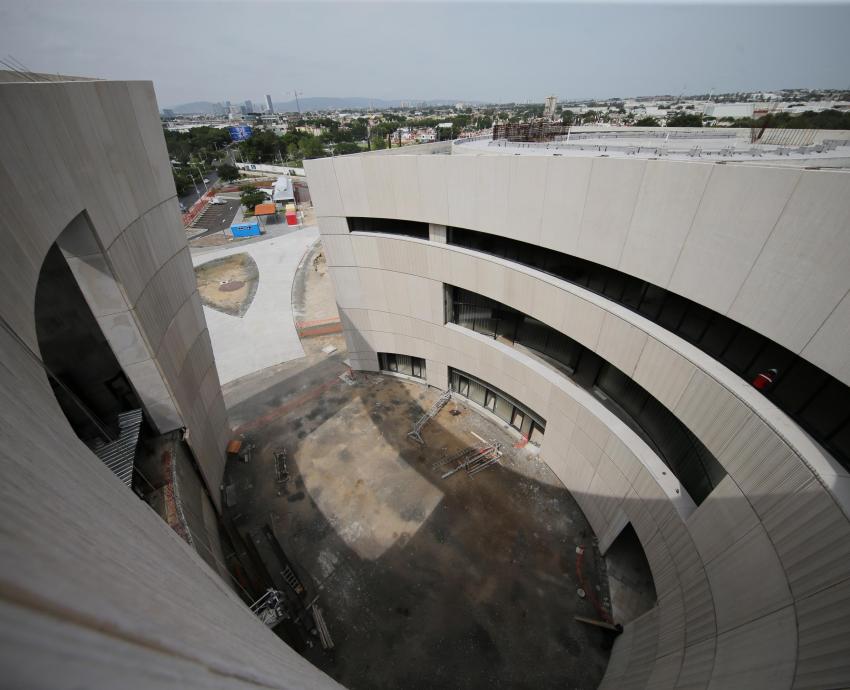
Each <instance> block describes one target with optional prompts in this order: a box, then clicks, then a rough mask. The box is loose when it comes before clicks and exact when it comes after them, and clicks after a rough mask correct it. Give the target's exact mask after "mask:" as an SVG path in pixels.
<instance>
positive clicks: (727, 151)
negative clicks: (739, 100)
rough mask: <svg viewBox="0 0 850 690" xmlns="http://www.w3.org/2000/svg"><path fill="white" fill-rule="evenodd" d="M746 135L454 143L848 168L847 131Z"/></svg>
mask: <svg viewBox="0 0 850 690" xmlns="http://www.w3.org/2000/svg"><path fill="white" fill-rule="evenodd" d="M750 134H751V133H750V130H748V129H746V130H745V129H735V130H714V129H712V130H699V129H691V130H688V129H676V130H673V129H667V128H657V129H635V128H632V127H629V128H621V129H615V128H610V129H606V130H603V131H600V130H593V131H581V130H579V131H572V132H570V133H569V134H567V135H566V136H561V137H556V138H555V140H553V141H548V142H522V141H508V140H506V139H496V140H494V139H493V138H492V136H491V135H489V134H488V135H484V136H479V137H474V138H470V139H458V140H457V141H455V142H454V144H453V146H452V153H453V154H455V155H489V154H502V155H515V156H572V157H584V156H593V157H605V158H642V159H659V158H664V159H670V160H703V161H706V162H732V163H769V164H778V165H789V166H795V167H828V168H850V131H845V130H832V131H828V130H791V129H785V130H782V129H774V130H767V131H766V132H765V133H764V134H763V136H762V137H761V141H760V142H759V143H757V144H753V143H751V142H750Z"/></svg>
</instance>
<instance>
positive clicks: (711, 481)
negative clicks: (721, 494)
mask: <svg viewBox="0 0 850 690" xmlns="http://www.w3.org/2000/svg"><path fill="white" fill-rule="evenodd" d="M446 290H447V293H448V294H447V303H448V305H449V312H448V314H447V317H448V319H449V320H450V321H451V322H452V323H455V324H457V325H459V326H463V327H464V328H469V329H471V330H473V331H476V332H478V333H482V334H484V335H487V336H489V337H491V338H494V339H496V340H500V341H501V342H504V343H507V344H509V345H512V346H513V347H517V348H518V349H528V350H531V351H533V352H534V353H535V354H537V355H542V356H543V359H544V360H545V361H547V362H548V363H549V364H551V365H552V366H554V367H555V368H557V369H559V370H560V371H561V372H563V373H564V374H566V375H567V376H568V377H569V378H571V379H572V380H573V381H574V382H575V383H576V384H578V385H579V386H581V387H582V388H584V389H586V390H589V391H591V392H592V393H594V394H595V395H596V396H597V397H598V398H600V399H601V400H602V401H603V403H604V404H605V406H606V407H607V408H608V409H609V410H611V411H612V412H613V413H614V414H616V415H617V416H618V417H619V418H620V419H621V420H622V421H624V422H625V423H626V424H628V425H629V426H630V427H631V428H632V429H633V430H634V431H635V432H637V433H638V434H639V435H640V436H641V437H642V438H643V439H644V440H645V441H646V442H647V443H648V444H649V445H650V446H651V447H652V448H653V449H654V450H655V452H656V453H657V454H658V456H659V457H660V458H661V459H662V460H663V461H664V463H665V464H666V465H667V466H668V467H669V468H670V470H671V471H672V472H673V474H675V475H676V477H677V478H678V479H679V481H680V482H681V483H682V486H684V487H685V489H686V490H687V492H688V494H690V496H691V498H692V499H693V500H694V502H695V503H697V504H700V503H701V502H702V501H703V500H704V499H705V497H706V496H708V494H709V493H711V491H712V489H713V488H714V487H715V486H717V484H718V483H719V482H720V480H721V479H723V477H725V476H726V472H725V470H724V469H723V467H722V465H721V464H720V463H719V462H718V461H717V458H715V457H714V456H713V455H712V454H711V452H710V451H709V450H708V449H707V448H706V447H705V446H704V445H703V444H702V443H701V442H700V440H699V439H698V438H697V437H696V436H694V434H693V433H691V431H690V430H689V429H688V428H687V427H686V426H685V425H684V424H683V423H682V422H681V421H680V420H679V418H678V417H676V415H674V414H673V413H672V412H671V411H670V410H668V409H667V408H666V407H665V406H664V405H662V404H661V403H660V402H659V401H658V400H657V399H655V398H654V397H653V396H652V395H650V394H649V393H648V392H647V391H646V390H645V389H644V388H643V387H641V386H640V385H638V384H637V383H635V381H634V380H633V379H631V378H629V377H628V376H627V375H626V374H624V373H623V372H622V371H620V370H619V369H617V368H616V367H614V366H613V365H611V364H609V363H608V362H606V361H605V360H604V359H602V358H601V357H599V356H598V355H597V354H596V353H594V352H592V351H591V350H588V349H587V348H586V347H584V346H583V345H580V344H579V343H577V342H576V341H575V340H573V339H572V338H570V337H568V336H566V335H564V334H563V333H561V332H560V331H557V330H555V329H554V328H551V327H549V326H547V325H546V324H544V323H543V322H541V321H538V320H537V319H535V318H533V317H531V316H527V315H525V314H523V313H521V312H518V311H517V310H516V309H513V308H511V307H508V306H506V305H504V304H501V303H499V302H496V301H495V300H491V299H489V298H487V297H484V296H482V295H479V294H477V293H474V292H469V291H468V290H463V289H462V288H458V287H454V286H449V285H447V286H446Z"/></svg>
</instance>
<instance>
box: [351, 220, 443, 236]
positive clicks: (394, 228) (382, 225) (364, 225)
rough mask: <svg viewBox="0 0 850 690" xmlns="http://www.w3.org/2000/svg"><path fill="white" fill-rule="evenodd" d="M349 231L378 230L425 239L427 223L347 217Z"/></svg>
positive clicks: (427, 233)
mask: <svg viewBox="0 0 850 690" xmlns="http://www.w3.org/2000/svg"><path fill="white" fill-rule="evenodd" d="M347 220H348V231H349V232H380V233H383V234H385V235H405V236H406V237H416V238H418V239H420V240H427V239H428V237H429V226H428V223H420V222H418V221H413V220H396V219H394V218H348V219H347Z"/></svg>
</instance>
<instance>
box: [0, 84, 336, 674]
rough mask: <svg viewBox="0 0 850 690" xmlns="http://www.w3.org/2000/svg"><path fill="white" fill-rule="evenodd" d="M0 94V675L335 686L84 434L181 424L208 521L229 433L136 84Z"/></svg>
mask: <svg viewBox="0 0 850 690" xmlns="http://www.w3.org/2000/svg"><path fill="white" fill-rule="evenodd" d="M53 79H55V77H54V78H53ZM0 102H2V104H3V107H2V110H0V175H2V185H0V194H2V199H3V214H2V216H0V226H2V230H0V243H2V252H0V257H2V258H0V261H2V271H3V282H4V290H3V293H2V295H1V296H0V319H2V324H0V325H2V328H0V350H2V361H3V366H2V367H0V395H2V397H3V414H2V418H0V425H2V426H1V427H0V428H1V429H2V437H3V443H2V448H0V463H2V475H3V482H2V485H1V486H0V496H1V497H2V501H0V514H2V522H3V525H4V528H3V530H2V536H0V550H2V554H3V557H2V566H0V638H2V643H0V669H2V683H0V684H2V685H3V686H4V687H9V688H36V687H38V688H54V687H55V688H58V687H71V686H73V687H89V688H110V687H116V684H119V685H125V686H133V687H145V688H160V687H163V688H164V687H194V688H200V687H230V688H235V687H240V688H251V687H263V688H270V687H273V688H296V687H297V688H303V687H316V688H331V687H337V686H336V684H334V683H333V682H332V681H330V680H329V679H328V678H327V677H326V676H324V675H323V674H321V673H320V672H318V671H317V670H316V669H315V668H313V667H312V666H310V665H309V664H308V663H307V662H305V661H304V660H303V659H302V658H301V657H299V656H298V655H296V654H295V653H294V652H292V650H290V649H289V648H287V647H286V646H284V645H282V644H281V642H280V640H279V638H277V637H276V636H275V635H274V634H273V633H272V632H271V631H270V630H269V629H267V628H266V627H265V626H264V625H263V624H262V623H261V622H260V621H259V620H258V619H257V618H256V617H255V616H254V615H253V614H252V613H251V612H250V610H249V609H248V608H247V607H246V606H245V605H244V604H243V602H242V600H241V599H240V598H239V597H238V596H237V595H236V593H235V592H234V591H233V589H231V585H229V584H227V583H226V582H225V580H223V579H222V577H223V576H224V573H223V572H222V570H219V569H217V568H216V565H217V563H216V558H214V557H210V559H209V560H211V561H212V563H213V565H212V566H211V565H210V564H209V563H208V562H207V561H205V559H204V558H203V557H202V555H201V554H200V551H201V550H202V549H200V548H198V551H196V550H195V548H193V546H191V545H189V544H188V543H187V541H185V540H184V539H181V538H180V536H178V534H176V533H175V531H174V530H172V528H171V527H170V526H169V525H168V524H166V522H165V521H163V520H162V519H161V518H160V517H159V516H158V515H157V514H156V513H155V512H154V510H152V509H151V506H149V505H148V504H147V503H145V502H143V501H141V500H139V498H138V497H137V496H136V495H135V494H134V493H133V491H131V490H130V488H129V487H128V486H127V485H126V483H125V482H124V481H122V480H121V479H120V478H119V477H118V476H116V475H115V474H113V473H112V472H111V471H110V469H109V468H107V466H106V465H105V464H104V462H102V461H101V460H100V459H99V458H98V456H97V455H95V452H94V451H93V449H92V447H91V438H92V437H93V436H96V435H97V433H98V431H99V428H100V427H107V426H110V425H111V424H112V423H113V422H114V420H115V416H116V414H117V413H120V412H121V411H122V410H123V409H126V408H127V407H130V408H138V409H141V410H142V413H143V417H144V423H143V429H144V430H147V431H144V432H143V433H148V434H150V435H151V436H156V435H158V434H161V433H163V432H169V431H172V430H179V429H181V428H185V430H186V431H185V439H186V443H187V444H188V449H189V450H188V451H187V452H188V453H189V455H190V456H191V458H190V460H191V463H189V464H187V465H186V467H187V468H188V471H189V472H194V470H193V469H192V464H194V465H195V466H197V476H196V477H195V481H196V482H197V484H198V486H199V487H200V486H203V487H204V492H203V495H201V492H200V489H199V496H198V501H197V506H196V509H197V510H198V511H201V512H203V515H197V518H198V519H199V520H201V521H204V522H211V523H213V524H212V525H210V526H209V529H210V531H211V532H214V530H215V527H214V523H215V514H216V511H217V510H218V502H219V496H220V491H219V485H220V483H221V478H222V473H223V469H224V462H225V454H224V448H225V444H226V442H227V440H228V438H229V435H230V429H229V426H228V423H227V415H226V412H225V407H224V403H223V401H222V395H221V388H220V385H219V379H218V374H217V371H216V366H215V363H214V360H213V353H212V350H211V347H210V339H209V334H208V332H207V327H206V323H205V320H204V315H203V311H202V307H201V301H200V299H199V297H198V292H197V288H196V285H195V277H194V273H193V270H192V262H191V259H190V257H189V250H188V248H187V246H186V240H185V234H184V231H183V227H182V223H181V222H180V215H179V212H178V210H177V201H176V195H175V190H174V183H173V180H172V175H171V169H170V165H169V161H168V155H167V151H166V148H165V143H164V139H163V136H162V127H161V123H160V119H159V115H158V110H157V103H156V99H155V97H154V91H153V87H152V85H151V84H150V83H149V82H110V81H82V80H81V81H59V80H54V81H45V82H36V83H30V82H20V81H18V83H0ZM103 431H104V433H105V432H106V429H103ZM87 444H89V445H87ZM181 447H182V446H181ZM165 459H166V458H165V457H164V458H163V461H165ZM178 469H179V468H178ZM184 469H185V468H184ZM184 486H185V485H184ZM190 508H191V506H190V505H189V501H184V504H182V507H180V510H183V509H185V510H186V511H189V510H190ZM188 520H189V522H190V523H191V521H192V517H191V516H189V518H188ZM194 546H195V547H196V548H197V547H198V546H199V545H198V544H197V542H196V543H194ZM208 546H211V547H214V546H215V545H208ZM207 556H209V554H207ZM119 679H120V680H119Z"/></svg>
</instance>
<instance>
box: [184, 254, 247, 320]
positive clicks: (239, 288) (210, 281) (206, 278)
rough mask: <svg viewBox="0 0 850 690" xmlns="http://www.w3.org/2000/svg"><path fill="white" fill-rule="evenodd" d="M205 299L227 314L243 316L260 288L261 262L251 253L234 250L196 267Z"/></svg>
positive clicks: (200, 288)
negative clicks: (259, 268) (258, 287)
mask: <svg viewBox="0 0 850 690" xmlns="http://www.w3.org/2000/svg"><path fill="white" fill-rule="evenodd" d="M195 277H196V279H197V281H198V292H199V293H200V295H201V302H203V303H204V304H205V305H206V306H208V307H211V308H212V309H218V310H219V311H223V312H224V313H225V314H231V315H232V316H242V315H243V314H244V313H245V312H246V311H248V307H250V306H251V300H252V299H254V293H256V291H257V281H258V279H259V273H258V271H257V264H255V263H254V260H253V259H252V258H251V256H250V255H248V254H232V255H230V256H225V257H222V258H221V259H213V260H212V261H207V262H206V263H204V264H201V265H200V266H196V267H195Z"/></svg>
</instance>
